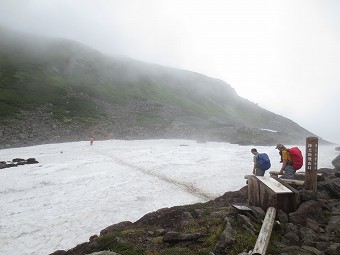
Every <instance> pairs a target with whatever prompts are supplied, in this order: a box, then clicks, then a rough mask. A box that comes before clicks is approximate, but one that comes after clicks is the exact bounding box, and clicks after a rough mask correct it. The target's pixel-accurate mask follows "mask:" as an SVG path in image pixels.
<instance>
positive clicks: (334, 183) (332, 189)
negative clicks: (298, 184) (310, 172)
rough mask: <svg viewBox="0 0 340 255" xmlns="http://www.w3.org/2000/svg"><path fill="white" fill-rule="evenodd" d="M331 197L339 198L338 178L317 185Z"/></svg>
mask: <svg viewBox="0 0 340 255" xmlns="http://www.w3.org/2000/svg"><path fill="white" fill-rule="evenodd" d="M318 185H319V186H320V187H321V188H322V189H323V190H325V191H326V192H327V193H328V194H329V195H330V196H331V197H333V198H340V178H334V179H328V180H326V181H323V182H320V183H319V184H318Z"/></svg>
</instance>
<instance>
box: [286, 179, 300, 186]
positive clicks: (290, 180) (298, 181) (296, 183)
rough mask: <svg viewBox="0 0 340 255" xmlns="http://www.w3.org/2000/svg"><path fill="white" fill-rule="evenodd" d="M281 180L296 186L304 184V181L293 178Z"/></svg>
mask: <svg viewBox="0 0 340 255" xmlns="http://www.w3.org/2000/svg"><path fill="white" fill-rule="evenodd" d="M281 180H282V181H284V182H286V183H288V184H295V185H298V186H303V185H304V184H305V181H300V180H294V179H282V178H281Z"/></svg>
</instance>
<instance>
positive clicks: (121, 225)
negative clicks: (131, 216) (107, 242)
mask: <svg viewBox="0 0 340 255" xmlns="http://www.w3.org/2000/svg"><path fill="white" fill-rule="evenodd" d="M130 225H132V222H131V221H122V222H119V223H117V224H113V225H111V226H108V227H107V228H104V229H103V230H101V231H100V236H103V235H105V234H107V233H110V232H114V231H119V230H122V229H124V228H126V227H128V226H130Z"/></svg>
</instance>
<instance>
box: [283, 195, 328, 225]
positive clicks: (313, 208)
mask: <svg viewBox="0 0 340 255" xmlns="http://www.w3.org/2000/svg"><path fill="white" fill-rule="evenodd" d="M308 218H309V219H312V220H314V221H316V222H317V223H318V224H324V223H325V222H326V218H325V215H324V213H323V211H322V205H321V204H320V203H319V202H317V201H314V200H310V201H307V202H304V203H302V204H301V205H300V206H299V208H298V209H297V210H296V211H295V212H292V213H290V214H289V221H290V222H292V223H294V224H297V225H302V226H306V220H307V219H308Z"/></svg>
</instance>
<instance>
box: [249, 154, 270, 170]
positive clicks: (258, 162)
mask: <svg viewBox="0 0 340 255" xmlns="http://www.w3.org/2000/svg"><path fill="white" fill-rule="evenodd" d="M251 153H252V154H253V155H254V159H253V161H254V166H253V174H254V175H256V176H264V173H265V171H266V170H268V169H269V168H270V160H269V157H268V155H267V154H266V153H259V152H258V151H257V149H256V148H252V149H251Z"/></svg>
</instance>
